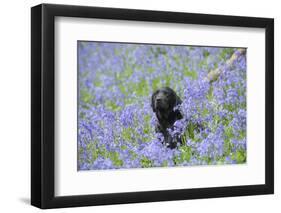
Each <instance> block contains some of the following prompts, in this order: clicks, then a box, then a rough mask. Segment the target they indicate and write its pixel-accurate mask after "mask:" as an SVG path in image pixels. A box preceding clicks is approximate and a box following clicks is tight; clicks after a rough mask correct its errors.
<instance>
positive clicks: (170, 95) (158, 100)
mask: <svg viewBox="0 0 281 213" xmlns="http://www.w3.org/2000/svg"><path fill="white" fill-rule="evenodd" d="M181 103H182V101H181V99H180V98H179V96H178V95H177V94H176V93H175V91H174V90H172V89H171V88H169V87H164V88H161V89H158V90H157V91H155V92H154V93H153V95H152V97H151V107H152V109H153V112H155V114H156V116H157V119H158V124H157V126H156V128H155V131H156V132H159V133H162V134H163V135H164V143H165V145H166V146H167V147H169V148H171V149H173V148H175V147H176V146H177V143H179V142H180V143H181V139H180V138H173V137H172V136H171V135H170V134H169V132H168V130H167V128H172V127H173V124H174V123H175V122H176V121H177V120H180V119H182V118H183V116H182V114H181V112H180V110H179V109H174V108H175V107H176V106H178V105H179V104H181Z"/></svg>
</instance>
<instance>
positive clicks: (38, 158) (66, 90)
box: [31, 4, 274, 209]
mask: <svg viewBox="0 0 281 213" xmlns="http://www.w3.org/2000/svg"><path fill="white" fill-rule="evenodd" d="M31 41H32V42H31V52H32V54H31V58H32V63H31V78H32V79H31V84H32V85H31V90H32V91H31V96H32V98H31V99H32V100H31V110H32V113H31V114H32V115H31V121H32V122H31V123H32V126H31V132H32V134H31V135H32V137H31V204H32V205H34V206H37V207H39V208H44V209H45V208H59V207H74V206H89V205H105V204H121V203H137V202H153V201H169V200H182V199H197V198H215V197H227V196H245V195H259V194H272V193H273V192H274V152H273V145H274V144H273V141H274V20H273V19H270V18H256V17H238V16H222V15H209V14H193V13H178V12H165V11H148V10H131V9H116V8H114V9H113V8H101V7H86V6H66V5H51V4H42V5H38V6H35V7H33V8H32V9H31Z"/></svg>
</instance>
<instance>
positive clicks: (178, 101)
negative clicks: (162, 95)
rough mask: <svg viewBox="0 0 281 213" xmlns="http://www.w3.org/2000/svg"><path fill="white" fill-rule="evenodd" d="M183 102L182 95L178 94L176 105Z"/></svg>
mask: <svg viewBox="0 0 281 213" xmlns="http://www.w3.org/2000/svg"><path fill="white" fill-rule="evenodd" d="M181 103H182V100H181V99H180V97H179V96H178V95H176V106H177V105H179V104H181Z"/></svg>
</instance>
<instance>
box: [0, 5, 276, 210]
mask: <svg viewBox="0 0 281 213" xmlns="http://www.w3.org/2000/svg"><path fill="white" fill-rule="evenodd" d="M44 2H45V3H57V4H76V5H77V4H81V5H92V6H106V7H125V8H137V9H150V10H171V11H183V12H194V13H211V14H226V15H244V16H260V17H272V18H275V59H276V62H275V70H276V72H275V82H276V83H275V109H276V111H275V132H276V134H275V172H276V174H275V180H276V181H275V195H265V196H249V197H236V198H220V199H204V200H192V201H190V200H189V201H173V202H161V203H145V204H130V205H112V206H102V207H84V208H70V209H57V210H50V211H51V212H78V211H79V212H90V211H91V212H92V211H99V212H112V211H114V212H123V213H125V212H132V211H133V212H134V211H137V212H148V211H151V210H153V211H154V212H158V211H159V212H175V211H176V212H187V211H188V212H217V213H218V212H224V213H225V212H235V213H237V212H254V211H260V212H265V211H268V212H276V211H277V208H278V207H279V206H280V205H279V203H280V202H281V199H280V198H281V181H280V180H281V178H280V176H281V168H280V163H279V162H281V157H280V156H281V155H279V151H280V148H281V146H280V143H279V141H280V139H281V134H280V132H281V131H280V127H281V119H280V118H281V116H280V112H281V111H280V110H278V109H280V108H281V106H280V104H281V102H280V98H281V97H280V92H279V91H281V86H280V85H281V83H280V81H281V75H280V72H279V70H280V68H281V67H280V65H281V64H280V60H278V58H279V57H280V51H281V46H280V38H281V22H280V19H281V13H280V8H281V7H280V5H278V1H277V0H276V1H273V0H266V1H260V2H258V1H245V0H233V1H225V0H222V1H219V0H211V1H208V0H205V1H203V0H193V1H188V0H183V1H180V0H172V1H171V0H161V1H156V0H154V1H152V0H149V1H146V0H138V1H137V0H133V1H132V0H126V1H125V0H123V1H121V0H119V1H114V0H107V1H102V0H99V1H94V0H80V1H74V0H69V1H66V0H57V1H55V0H53V1H48V0H45V1H44ZM39 3H42V2H41V1H36V0H30V1H22V0H19V1H12V0H11V1H2V2H1V12H0V15H1V19H0V23H1V25H0V26H1V33H0V37H1V40H0V42H1V45H0V54H1V57H0V58H1V62H0V63H1V66H0V70H1V71H0V72H1V75H0V81H1V82H0V94H1V96H0V97H1V105H0V108H1V110H0V113H1V114H0V125H1V126H0V129H1V136H2V137H1V144H2V146H1V149H0V150H1V151H0V162H1V164H0V165H1V166H0V169H1V175H0V203H1V204H0V212H16V211H20V212H39V211H40V210H38V209H37V208H34V207H32V206H30V205H29V196H30V7H31V6H33V5H36V4H39ZM277 83H279V84H277Z"/></svg>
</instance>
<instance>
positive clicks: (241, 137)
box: [78, 41, 247, 170]
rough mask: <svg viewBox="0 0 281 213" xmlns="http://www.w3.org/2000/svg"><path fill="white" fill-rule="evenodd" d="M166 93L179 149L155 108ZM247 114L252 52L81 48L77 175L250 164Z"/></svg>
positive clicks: (106, 44) (126, 46) (81, 45)
mask: <svg viewBox="0 0 281 213" xmlns="http://www.w3.org/2000/svg"><path fill="white" fill-rule="evenodd" d="M166 86H168V87H170V88H172V89H173V90H174V91H175V92H176V93H177V94H178V95H179V97H180V98H181V100H182V103H181V104H180V105H179V106H177V107H178V109H179V110H180V111H181V112H182V115H183V118H182V119H180V120H177V121H176V122H175V123H174V125H173V128H170V129H168V132H169V134H170V135H171V136H172V137H176V136H178V135H180V136H181V138H182V143H181V144H178V146H177V147H176V148H174V149H171V148H169V147H167V146H165V145H164V144H163V135H162V134H161V133H159V132H155V125H156V122H157V118H156V115H155V113H154V112H153V110H152V108H151V95H152V94H153V92H154V91H155V90H157V89H159V88H162V87H166ZM246 114H247V110H246V49H243V48H229V47H201V46H183V45H159V44H157V45H156V44H130V43H110V42H92V41H78V170H94V169H119V168H147V167H170V166H192V165H218V164H241V163H245V162H246V159H247V152H246V147H247V146H246ZM198 123H199V124H200V127H198V126H197V125H195V124H198Z"/></svg>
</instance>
